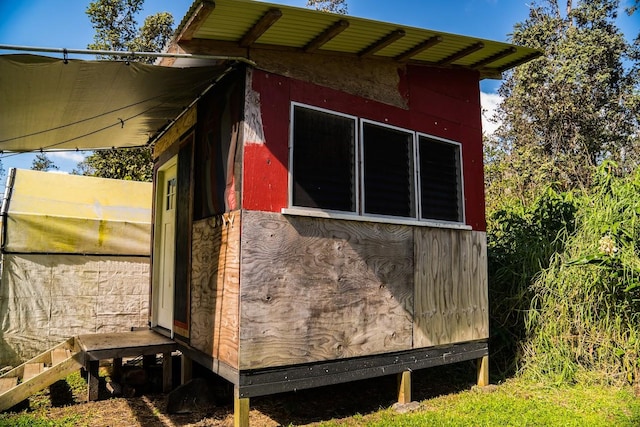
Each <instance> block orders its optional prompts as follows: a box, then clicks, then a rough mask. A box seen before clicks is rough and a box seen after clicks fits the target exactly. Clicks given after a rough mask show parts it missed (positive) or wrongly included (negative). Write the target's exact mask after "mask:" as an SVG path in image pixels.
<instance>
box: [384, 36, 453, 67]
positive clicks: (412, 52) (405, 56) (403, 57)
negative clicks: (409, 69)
mask: <svg viewBox="0 0 640 427" xmlns="http://www.w3.org/2000/svg"><path fill="white" fill-rule="evenodd" d="M441 41H442V37H441V36H433V37H431V38H429V39H427V40H425V41H423V42H422V43H420V44H417V45H415V46H414V47H412V48H411V49H409V50H407V51H406V52H403V53H401V54H400V55H398V56H396V57H395V58H394V59H395V60H396V61H400V62H403V61H408V60H409V59H411V58H412V57H414V56H416V55H417V54H419V53H420V52H424V51H425V50H427V49H429V48H431V47H433V46H435V45H437V44H438V43H440V42H441Z"/></svg>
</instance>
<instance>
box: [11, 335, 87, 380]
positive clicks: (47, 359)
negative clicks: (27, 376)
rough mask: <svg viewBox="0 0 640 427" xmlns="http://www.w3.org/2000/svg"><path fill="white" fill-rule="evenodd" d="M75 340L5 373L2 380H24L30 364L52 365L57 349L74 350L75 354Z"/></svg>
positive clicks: (64, 342)
mask: <svg viewBox="0 0 640 427" xmlns="http://www.w3.org/2000/svg"><path fill="white" fill-rule="evenodd" d="M75 345H76V343H75V339H74V338H69V339H68V340H66V341H63V342H61V343H60V344H58V345H57V346H55V347H53V348H51V349H50V350H47V351H45V352H43V353H40V354H38V355H37V356H35V357H34V358H32V359H30V360H28V361H26V362H25V363H23V364H22V365H19V366H16V367H15V368H13V369H12V370H10V371H8V372H6V373H4V374H3V375H1V376H0V378H6V377H18V378H22V377H23V376H24V367H25V365H27V364H29V363H45V364H50V363H51V351H53V350H55V349H57V348H68V349H72V350H73V351H74V352H75V351H76V349H75Z"/></svg>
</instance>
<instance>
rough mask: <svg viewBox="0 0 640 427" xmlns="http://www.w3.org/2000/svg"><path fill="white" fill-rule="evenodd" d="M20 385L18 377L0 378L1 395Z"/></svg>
mask: <svg viewBox="0 0 640 427" xmlns="http://www.w3.org/2000/svg"><path fill="white" fill-rule="evenodd" d="M16 385H18V377H5V378H0V394H2V393H4V392H5V391H7V390H10V389H12V388H13V387H15V386H16Z"/></svg>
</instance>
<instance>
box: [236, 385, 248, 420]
mask: <svg viewBox="0 0 640 427" xmlns="http://www.w3.org/2000/svg"><path fill="white" fill-rule="evenodd" d="M233 426H234V427H249V398H248V397H240V393H239V391H238V388H237V387H236V389H235V390H234V395H233Z"/></svg>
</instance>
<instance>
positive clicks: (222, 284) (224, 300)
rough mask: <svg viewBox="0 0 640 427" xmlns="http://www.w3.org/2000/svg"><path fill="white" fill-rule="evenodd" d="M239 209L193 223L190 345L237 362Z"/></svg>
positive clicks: (220, 357) (229, 361)
mask: <svg viewBox="0 0 640 427" xmlns="http://www.w3.org/2000/svg"><path fill="white" fill-rule="evenodd" d="M239 271H240V212H231V213H229V214H224V215H219V216H215V217H211V218H207V219H204V220H201V221H198V222H195V223H194V224H193V238H192V271H191V346H192V347H193V348H196V349H198V350H200V351H202V352H204V353H205V354H207V355H210V356H213V357H215V358H217V359H218V360H221V361H223V362H225V363H227V364H229V365H230V366H232V367H237V366H238V339H239V331H238V319H239V314H238V292H239V286H240V284H239Z"/></svg>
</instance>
